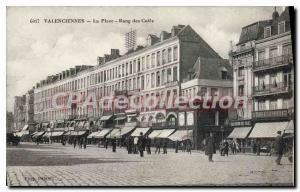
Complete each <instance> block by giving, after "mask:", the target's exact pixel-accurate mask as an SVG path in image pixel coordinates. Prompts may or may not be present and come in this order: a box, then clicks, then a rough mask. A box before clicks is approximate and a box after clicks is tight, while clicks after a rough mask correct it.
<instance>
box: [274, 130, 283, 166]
mask: <svg viewBox="0 0 300 192" xmlns="http://www.w3.org/2000/svg"><path fill="white" fill-rule="evenodd" d="M274 148H275V152H276V154H277V159H276V161H275V162H276V163H277V165H281V164H280V161H281V158H282V155H283V148H284V143H283V139H282V136H281V131H277V137H276V138H275V143H274Z"/></svg>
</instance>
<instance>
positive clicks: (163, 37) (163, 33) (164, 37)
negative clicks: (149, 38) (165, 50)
mask: <svg viewBox="0 0 300 192" xmlns="http://www.w3.org/2000/svg"><path fill="white" fill-rule="evenodd" d="M169 37H170V33H168V32H166V31H162V32H161V33H160V41H164V40H166V39H168V38H169Z"/></svg>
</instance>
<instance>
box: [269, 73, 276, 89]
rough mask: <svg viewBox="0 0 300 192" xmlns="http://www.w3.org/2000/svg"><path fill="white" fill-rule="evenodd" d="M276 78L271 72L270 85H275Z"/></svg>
mask: <svg viewBox="0 0 300 192" xmlns="http://www.w3.org/2000/svg"><path fill="white" fill-rule="evenodd" d="M276 78H277V74H271V76H270V80H271V85H272V87H277V81H276Z"/></svg>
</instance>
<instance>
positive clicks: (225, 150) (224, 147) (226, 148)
mask: <svg viewBox="0 0 300 192" xmlns="http://www.w3.org/2000/svg"><path fill="white" fill-rule="evenodd" d="M228 151H229V144H228V141H227V140H226V139H225V140H224V143H223V154H224V156H225V155H227V157H228Z"/></svg>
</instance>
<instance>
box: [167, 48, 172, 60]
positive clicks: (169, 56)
mask: <svg viewBox="0 0 300 192" xmlns="http://www.w3.org/2000/svg"><path fill="white" fill-rule="evenodd" d="M171 62H172V48H168V63H171Z"/></svg>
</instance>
